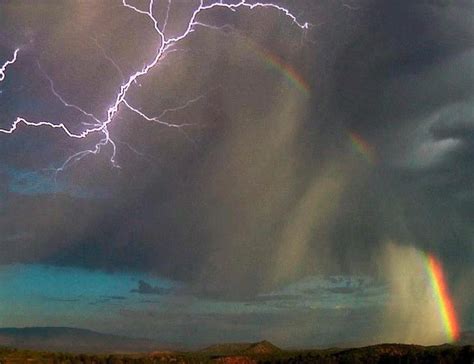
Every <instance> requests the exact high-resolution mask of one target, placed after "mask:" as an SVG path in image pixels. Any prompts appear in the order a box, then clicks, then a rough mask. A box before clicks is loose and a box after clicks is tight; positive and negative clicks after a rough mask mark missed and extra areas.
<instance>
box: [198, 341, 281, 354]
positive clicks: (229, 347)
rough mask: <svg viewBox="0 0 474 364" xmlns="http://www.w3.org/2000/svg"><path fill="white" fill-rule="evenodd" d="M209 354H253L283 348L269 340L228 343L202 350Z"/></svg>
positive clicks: (270, 352)
mask: <svg viewBox="0 0 474 364" xmlns="http://www.w3.org/2000/svg"><path fill="white" fill-rule="evenodd" d="M200 352H201V353H206V354H209V355H252V354H277V353H280V352H282V350H281V349H280V348H279V347H277V346H275V345H273V344H272V343H271V342H269V341H266V340H264V341H259V342H256V343H227V344H217V345H211V346H209V347H207V348H204V349H202V350H200Z"/></svg>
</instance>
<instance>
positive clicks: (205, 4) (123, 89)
mask: <svg viewBox="0 0 474 364" xmlns="http://www.w3.org/2000/svg"><path fill="white" fill-rule="evenodd" d="M167 1H168V3H167V7H166V13H165V18H164V21H163V24H160V22H159V20H158V18H157V17H156V16H155V15H154V13H153V8H154V0H150V1H149V3H148V7H147V9H146V10H143V9H139V8H138V7H136V6H134V5H132V4H130V3H129V2H127V0H122V5H123V6H124V7H126V8H127V9H130V10H131V11H133V12H135V13H136V14H137V15H138V16H143V17H144V18H146V19H147V20H148V21H149V22H150V24H151V25H152V26H153V29H154V31H155V33H156V36H157V37H158V39H159V44H160V46H159V47H158V49H157V51H156V53H155V54H154V56H153V58H152V59H151V60H150V61H149V62H148V63H147V64H146V65H145V66H144V67H143V68H142V69H139V70H137V71H135V73H133V74H131V75H130V76H128V78H127V77H124V76H123V73H122V71H121V70H120V68H119V67H118V65H117V64H116V63H115V62H114V61H113V59H112V58H110V57H109V56H108V55H107V54H106V53H105V51H104V49H103V48H102V47H101V46H100V45H99V43H98V42H97V40H94V41H95V43H96V45H97V47H99V49H100V50H101V51H102V53H103V55H104V57H106V58H107V59H108V60H109V61H110V62H111V63H112V64H113V65H114V67H115V68H116V69H117V71H118V72H119V73H120V74H121V76H122V77H123V82H122V84H121V86H120V87H119V88H118V90H117V91H116V93H115V96H114V98H113V100H114V101H113V103H112V104H111V105H110V106H109V107H108V108H107V111H106V113H105V115H106V117H105V118H104V119H100V118H98V117H97V116H95V115H93V114H92V113H90V112H88V111H86V110H85V109H83V108H82V107H80V106H78V105H75V104H73V103H71V102H69V101H68V100H66V99H65V98H64V97H62V96H61V95H60V93H59V92H58V91H57V90H56V88H55V86H54V82H53V79H52V78H51V77H49V76H48V75H47V74H46V72H44V71H43V69H42V68H41V65H40V64H39V63H38V67H39V69H40V70H41V72H42V73H43V75H44V76H45V77H46V78H47V79H48V81H49V84H50V90H51V92H52V93H53V94H54V96H55V97H56V98H57V99H58V100H59V101H60V102H61V103H62V104H63V105H64V106H65V107H67V108H73V109H75V110H76V111H78V112H80V113H82V114H83V115H84V116H85V117H87V118H88V119H90V123H84V122H83V123H82V125H83V126H84V127H85V129H84V130H83V131H81V132H79V133H77V132H73V131H71V130H70V129H69V128H68V127H67V126H66V125H65V124H64V123H63V122H58V123H56V122H52V121H47V120H44V121H32V120H27V119H26V118H24V117H21V116H18V117H17V118H16V120H15V121H14V122H13V123H12V124H11V125H10V127H8V128H5V129H2V128H0V133H3V134H13V133H14V132H16V131H17V130H18V128H19V127H20V125H21V124H24V125H25V126H28V127H49V128H52V129H58V130H60V131H62V132H63V134H64V135H66V136H67V137H69V138H74V139H85V138H88V137H89V136H91V135H93V134H94V135H95V134H97V135H100V139H99V141H98V142H97V143H96V144H95V145H94V146H93V147H92V148H91V149H85V150H81V151H79V152H77V153H75V154H73V155H71V156H69V157H68V158H67V159H66V160H65V161H64V162H63V164H62V165H61V166H60V167H59V168H57V169H56V172H60V171H63V170H65V169H66V168H67V167H68V166H70V165H72V164H74V163H76V162H78V161H80V160H82V159H83V158H85V157H87V156H89V155H92V154H98V153H100V152H101V150H102V149H103V148H104V147H106V146H111V148H112V152H111V156H110V162H111V163H112V165H113V166H114V167H119V164H118V163H117V160H116V153H117V145H116V142H115V141H114V140H113V139H112V137H111V135H110V129H109V128H110V126H111V124H112V123H113V122H114V120H115V119H116V115H117V113H118V112H119V109H120V108H121V107H124V108H127V109H128V110H130V111H132V112H134V113H135V114H137V115H139V116H140V117H142V118H143V119H145V120H146V121H149V122H154V123H157V124H160V125H164V126H167V127H173V128H178V129H179V128H182V127H184V126H187V125H190V124H174V123H169V122H167V121H165V120H164V119H163V118H164V117H165V116H166V115H167V114H169V113H172V112H175V111H179V110H183V109H185V108H187V107H188V106H190V105H191V104H193V103H195V102H197V101H199V100H201V99H202V98H203V97H204V95H201V96H198V97H196V98H194V99H191V100H189V101H187V102H186V103H184V104H182V105H179V106H177V107H174V108H170V109H166V110H164V111H162V112H161V114H160V115H158V116H149V115H146V114H145V113H144V112H143V111H141V110H140V109H139V108H138V107H136V106H133V105H131V103H130V102H129V101H128V100H127V96H128V94H129V92H130V88H131V86H132V85H133V84H135V83H139V81H140V79H142V78H143V77H145V76H146V75H148V73H149V72H150V71H151V70H152V69H153V68H154V67H156V66H157V65H158V64H159V63H160V61H163V59H165V58H166V56H167V55H168V54H170V53H171V52H174V51H176V48H175V46H176V45H177V44H178V43H180V42H182V41H183V40H184V39H186V38H187V37H188V36H189V35H190V34H191V33H193V32H194V31H195V30H196V29H197V28H198V27H207V28H210V29H219V27H216V26H213V25H211V24H205V23H202V22H200V21H199V20H198V18H199V16H200V15H201V14H202V13H204V12H208V11H210V10H211V9H217V8H221V9H225V10H229V11H233V12H235V11H237V10H238V9H241V8H247V9H249V10H254V9H257V8H264V9H268V10H273V11H277V12H279V13H280V14H282V15H283V16H285V17H286V18H287V19H289V20H290V21H291V22H292V23H293V24H294V25H295V26H297V27H299V28H301V29H302V30H308V29H309V28H310V26H311V25H310V23H307V22H301V21H300V20H299V19H298V18H297V17H296V16H295V15H294V14H293V13H292V12H290V10H289V9H287V8H285V7H283V6H280V5H277V4H274V3H266V2H255V3H254V2H252V3H249V2H248V1H247V0H240V1H238V2H234V3H228V2H226V1H224V0H214V1H205V0H200V1H199V5H198V6H197V7H196V8H195V9H194V11H193V12H192V15H191V16H190V17H189V19H188V22H187V24H186V27H185V30H184V31H183V32H182V33H181V34H178V35H174V36H167V35H166V34H165V30H166V26H167V24H168V20H169V16H170V8H171V3H172V1H171V0H167ZM19 51H20V50H19V49H16V50H15V52H14V53H13V57H12V59H11V60H8V61H6V62H5V63H4V64H3V66H2V67H1V68H0V81H3V79H4V78H5V72H6V69H7V67H8V66H10V65H12V64H14V63H15V62H16V60H17V55H18V53H19Z"/></svg>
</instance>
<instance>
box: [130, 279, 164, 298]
mask: <svg viewBox="0 0 474 364" xmlns="http://www.w3.org/2000/svg"><path fill="white" fill-rule="evenodd" d="M171 291H172V290H171V289H169V288H163V287H154V286H152V285H151V284H150V283H147V282H145V281H143V280H139V281H138V288H136V289H132V290H131V291H130V292H135V293H139V294H154V295H165V294H169V293H170V292H171Z"/></svg>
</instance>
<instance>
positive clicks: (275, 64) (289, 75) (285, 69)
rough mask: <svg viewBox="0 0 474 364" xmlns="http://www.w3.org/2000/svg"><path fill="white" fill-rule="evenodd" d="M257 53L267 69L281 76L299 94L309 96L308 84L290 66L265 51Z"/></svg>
mask: <svg viewBox="0 0 474 364" xmlns="http://www.w3.org/2000/svg"><path fill="white" fill-rule="evenodd" d="M259 53H260V54H261V55H262V56H263V58H264V60H265V62H266V64H267V66H268V67H270V68H272V69H274V70H276V71H278V72H280V73H281V74H283V75H284V76H285V78H286V79H287V80H288V81H289V82H290V83H291V84H292V85H294V86H295V87H296V88H297V89H298V90H299V91H301V93H303V94H304V95H306V96H309V94H310V93H311V88H310V86H309V84H308V83H307V82H306V80H305V79H304V78H303V77H302V76H301V75H300V74H299V73H298V72H296V70H295V69H294V68H293V67H292V66H291V65H290V64H287V63H285V62H284V61H283V60H282V59H281V58H280V57H278V56H277V55H276V54H273V53H270V52H269V51H267V50H266V49H261V50H260V52H259Z"/></svg>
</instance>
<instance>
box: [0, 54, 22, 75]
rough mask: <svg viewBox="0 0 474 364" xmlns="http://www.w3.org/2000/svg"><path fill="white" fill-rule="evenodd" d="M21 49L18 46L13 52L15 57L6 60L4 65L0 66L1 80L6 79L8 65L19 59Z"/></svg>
mask: <svg viewBox="0 0 474 364" xmlns="http://www.w3.org/2000/svg"><path fill="white" fill-rule="evenodd" d="M19 51H20V50H19V49H18V48H17V49H15V52H13V57H12V59H10V60H8V61H6V62H5V63H4V64H3V65H2V67H0V82H2V81H3V80H4V79H5V72H6V70H7V67H8V66H10V65H12V64H13V63H15V62H16V59H17V56H18V52H19Z"/></svg>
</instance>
